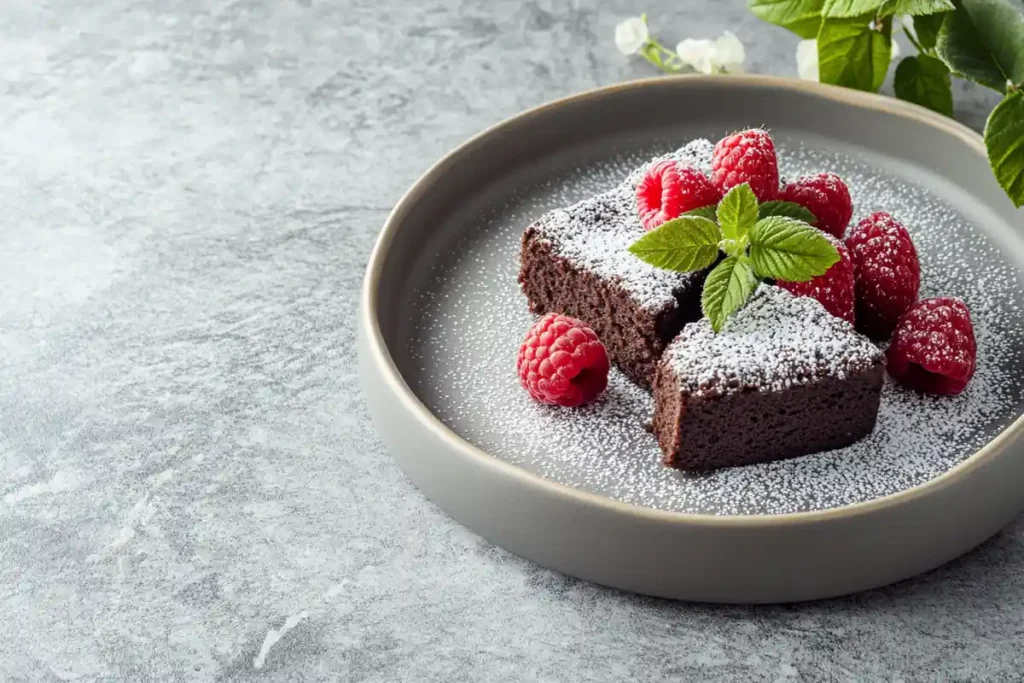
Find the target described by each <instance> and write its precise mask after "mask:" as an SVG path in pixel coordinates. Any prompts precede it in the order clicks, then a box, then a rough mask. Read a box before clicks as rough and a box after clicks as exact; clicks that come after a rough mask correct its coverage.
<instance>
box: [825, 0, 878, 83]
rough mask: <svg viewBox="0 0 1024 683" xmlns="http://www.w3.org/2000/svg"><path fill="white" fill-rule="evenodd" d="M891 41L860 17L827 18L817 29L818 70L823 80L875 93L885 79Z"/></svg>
mask: <svg viewBox="0 0 1024 683" xmlns="http://www.w3.org/2000/svg"><path fill="white" fill-rule="evenodd" d="M891 50H892V40H891V39H890V38H889V36H887V35H886V34H884V33H882V32H881V31H875V30H873V29H871V27H870V26H868V20H867V19H866V18H864V17H860V18H858V19H827V20H825V21H823V22H821V30H820V31H819V32H818V72H819V77H820V79H821V81H822V82H823V83H832V84H834V85H843V86H846V87H848V88H856V89H857V90H869V91H871V92H876V91H877V90H878V89H879V88H880V87H881V86H882V81H884V80H885V72H886V71H888V70H889V60H890V59H891V56H892V52H891Z"/></svg>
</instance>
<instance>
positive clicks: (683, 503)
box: [403, 134, 1024, 514]
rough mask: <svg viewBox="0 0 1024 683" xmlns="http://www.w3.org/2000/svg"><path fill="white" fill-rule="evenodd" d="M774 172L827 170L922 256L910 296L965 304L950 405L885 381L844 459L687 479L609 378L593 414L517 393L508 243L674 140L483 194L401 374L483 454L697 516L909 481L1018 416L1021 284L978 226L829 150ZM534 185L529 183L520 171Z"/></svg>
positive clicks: (633, 398) (846, 496)
mask: <svg viewBox="0 0 1024 683" xmlns="http://www.w3.org/2000/svg"><path fill="white" fill-rule="evenodd" d="M775 137H776V143H777V147H778V148H779V154H780V166H781V170H782V172H783V173H784V174H785V175H787V176H788V177H791V178H792V177H797V176H798V175H802V174H805V173H817V172H820V171H824V170H831V171H834V172H836V173H838V174H839V175H840V176H841V177H843V179H844V180H846V182H847V184H848V185H849V188H850V192H851V195H852V197H853V200H854V221H856V220H859V219H860V218H862V217H863V216H865V215H867V214H869V213H871V212H873V211H877V210H885V211H889V212H891V213H892V214H893V215H894V216H895V217H896V218H897V219H899V220H900V221H901V222H903V223H904V225H906V226H907V228H908V230H909V231H910V233H911V235H912V236H913V238H914V240H915V244H916V245H917V249H918V252H919V254H920V258H921V269H922V277H921V279H922V285H921V297H922V298H923V297H929V296H939V295H947V296H958V297H960V298H962V299H963V300H964V301H965V302H966V303H967V304H968V306H970V309H971V315H972V318H973V320H974V326H975V334H976V338H977V343H978V369H977V372H976V374H975V376H974V379H973V381H972V382H971V384H970V385H969V386H968V388H967V389H966V391H965V392H964V393H963V394H961V395H959V396H956V397H952V398H945V397H930V396H920V395H917V394H915V393H913V392H910V391H906V390H904V389H902V388H901V387H899V386H898V385H896V384H895V383H893V382H890V381H888V380H887V382H886V386H885V388H884V389H883V394H882V407H881V410H880V411H879V416H878V423H877V426H876V428H875V430H874V432H873V433H872V434H871V435H870V436H868V437H867V438H865V439H863V440H861V441H860V442H858V443H855V444H853V445H851V446H848V447H846V448H843V449H840V450H837V451H832V452H828V453H818V454H814V455H809V456H804V457H801V458H795V459H792V460H785V461H780V462H776V463H769V464H763V465H753V466H748V467H742V468H733V469H726V470H720V471H716V472H711V473H708V474H701V475H689V474H685V473H681V472H676V471H673V470H669V469H666V468H664V467H662V466H661V464H660V457H659V456H660V451H659V450H658V447H657V445H656V443H655V441H654V438H653V437H652V436H651V435H650V434H648V433H647V432H646V431H644V429H643V427H642V426H643V424H645V423H646V422H647V421H648V420H649V419H650V417H651V415H652V412H653V401H652V399H651V396H650V394H648V393H647V392H645V391H643V390H642V389H639V388H637V387H636V386H634V385H633V384H631V383H630V382H629V381H628V380H627V379H625V378H624V377H623V376H622V375H621V374H620V373H619V372H618V371H615V370H613V371H612V374H611V377H610V379H609V387H608V390H607V392H606V394H605V396H604V397H603V399H602V400H600V401H599V402H598V403H596V404H594V405H591V406H587V407H585V408H582V409H570V410H565V409H559V408H551V407H546V406H541V405H538V404H536V403H534V402H533V401H532V400H531V399H530V398H529V397H528V396H527V394H526V392H525V391H523V389H522V388H521V387H520V386H519V381H518V378H517V376H516V372H515V358H516V351H517V349H518V346H519V343H520V341H521V340H522V337H523V336H524V335H525V334H526V330H527V329H528V328H529V326H530V325H531V324H532V322H533V320H534V318H533V316H531V315H530V314H529V312H528V311H527V309H526V302H525V300H524V298H523V295H522V293H521V292H520V290H519V287H518V285H517V283H516V275H517V272H518V254H519V240H520V236H521V234H522V230H523V228H524V227H525V226H526V225H528V224H530V223H531V222H532V221H533V220H535V219H536V217H537V216H539V215H541V214H543V213H544V212H547V211H550V210H552V209H554V208H557V207H560V206H562V207H564V206H569V205H572V204H573V203H575V202H578V201H580V200H581V199H583V198H585V197H587V196H593V195H595V194H599V193H601V192H606V191H608V190H609V189H610V188H614V187H615V186H616V185H617V184H618V183H620V182H621V179H622V178H623V177H625V176H626V175H627V174H628V173H630V171H631V170H632V169H635V168H636V167H637V166H638V165H639V164H641V163H643V161H644V160H645V159H649V158H650V157H652V156H654V155H655V154H658V153H659V152H660V151H661V150H665V149H673V148H675V147H678V142H677V141H670V142H668V143H664V144H662V145H660V146H647V147H644V148H642V149H641V148H640V147H639V146H634V148H632V149H630V150H627V151H625V152H618V153H616V152H615V151H613V150H610V151H609V152H608V156H609V157H612V158H610V159H605V160H599V161H597V162H587V163H583V164H581V167H580V168H577V169H572V168H569V169H563V170H561V171H554V172H552V171H545V172H544V173H543V177H544V178H545V180H543V181H541V182H539V183H537V184H536V185H532V186H527V185H522V186H520V187H519V188H518V189H517V191H516V193H514V194H507V195H504V196H501V197H500V198H499V199H497V200H494V199H489V200H488V203H487V204H486V205H484V206H482V208H481V207H477V208H476V209H473V210H472V211H471V212H470V213H471V214H472V215H469V216H468V217H467V218H466V225H465V226H464V231H463V232H462V235H463V236H462V238H461V241H459V242H458V243H457V244H453V246H452V249H451V252H450V255H449V257H448V258H446V259H439V260H437V261H436V263H435V267H434V270H433V271H432V272H431V273H430V274H429V275H428V276H427V278H426V279H425V281H424V282H423V286H422V288H421V289H420V290H418V293H417V294H416V296H417V297H418V301H417V305H416V307H415V308H416V310H417V313H418V316H419V317H418V318H417V319H416V320H415V321H414V329H413V330H412V332H411V334H410V337H409V345H410V348H413V349H415V351H414V356H415V361H416V362H415V364H414V365H415V367H408V368H403V372H404V374H405V375H406V377H407V378H408V379H409V381H410V383H411V385H412V386H413V388H414V390H415V391H416V392H417V394H418V395H419V396H420V397H421V398H422V400H423V401H424V402H425V403H426V404H427V405H428V406H429V407H430V408H431V409H432V410H433V411H434V412H435V413H436V414H437V415H438V416H439V417H440V418H441V419H442V420H443V421H444V422H445V423H446V424H448V425H449V426H450V427H451V428H452V429H454V430H455V431H456V432H457V433H459V434H461V435H462V436H463V437H465V438H466V439H468V440H469V441H471V442H473V443H475V444H477V445H478V446H480V447H481V448H483V449H484V450H485V451H487V452H489V453H492V454H493V455H495V456H497V457H500V458H502V459H505V460H507V461H509V462H511V463H515V464H517V465H520V466H522V467H524V468H526V469H528V470H531V471H534V472H537V473H538V474H541V475H542V476H545V477H548V478H550V479H552V480H554V481H558V482H561V483H564V484H567V485H570V486H574V487H578V488H581V489H585V490H588V491H594V492H597V493H599V494H601V495H604V496H607V497H610V498H614V499H616V500H620V501H624V502H628V503H634V504H637V505H642V506H647V507H652V508H658V509H663V510H674V511H680V512H701V513H711V514H757V513H767V514H775V513H785V512H794V511H801V510H820V509H826V508H831V507H837V506H841V505H845V504H849V503H855V502H860V501H864V500H869V499H872V498H876V497H879V496H884V495H887V494H890V493H894V492H897V491H901V490H904V489H907V488H909V487H912V486H915V485H917V484H920V483H923V482H925V481H927V480H929V479H931V478H933V477H935V476H937V475H939V474H942V473H943V472H945V471H946V470H948V469H949V468H950V467H952V466H954V465H956V464H957V463H959V462H961V461H962V460H963V459H964V458H966V457H968V456H969V455H971V454H972V453H973V452H974V451H975V450H976V449H977V448H978V447H980V446H981V445H983V444H984V443H986V442H987V441H988V440H990V439H991V438H992V437H993V436H994V435H995V434H997V433H998V432H999V431H1001V430H1002V429H1003V428H1004V427H1005V426H1006V425H1008V424H1009V423H1010V422H1012V421H1013V420H1014V419H1016V417H1017V416H1018V415H1019V414H1020V413H1021V411H1022V409H1024V366H1022V362H1024V360H1022V359H1024V324H1022V323H1024V319H1022V318H1024V316H1022V306H1024V287H1022V283H1021V280H1020V274H1019V273H1018V271H1017V270H1016V268H1015V267H1014V265H1013V264H1012V263H1010V261H1009V260H1008V259H1007V258H1006V257H1005V256H1004V255H1003V254H1001V253H1000V252H999V250H998V249H997V248H996V247H995V246H994V244H993V243H992V242H991V241H990V240H988V239H987V238H985V237H984V236H983V235H982V234H981V231H979V230H978V229H977V228H975V227H973V226H972V225H971V224H970V223H969V222H968V221H967V220H965V218H964V217H963V216H962V215H961V213H960V212H963V214H964V215H969V212H970V211H971V207H970V206H969V205H967V204H966V203H965V204H964V205H963V206H959V207H958V209H954V208H953V206H952V205H950V204H949V203H948V202H947V201H945V200H943V199H941V198H939V197H937V196H936V195H934V194H933V193H931V192H930V191H928V190H926V189H925V188H924V187H923V186H918V185H914V184H910V183H906V182H903V181H901V180H899V179H898V178H896V177H895V176H894V174H893V172H892V171H889V170H886V169H885V168H879V167H878V166H876V165H875V164H874V163H873V162H872V163H868V162H867V161H865V160H862V159H860V158H857V157H855V156H848V155H844V154H841V153H838V152H833V151H831V150H828V143H827V141H823V142H821V143H819V144H817V145H815V144H814V143H813V142H812V143H807V144H799V143H798V144H794V145H792V146H788V147H787V146H786V145H785V144H779V143H780V142H781V143H784V142H785V139H784V138H783V137H782V136H780V135H779V134H776V135H775ZM534 177H538V176H534Z"/></svg>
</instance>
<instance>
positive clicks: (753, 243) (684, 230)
mask: <svg viewBox="0 0 1024 683" xmlns="http://www.w3.org/2000/svg"><path fill="white" fill-rule="evenodd" d="M695 213H700V214H701V215H694V214H695ZM708 216H715V217H716V218H717V222H715V221H714V220H711V219H710V218H709V217H708ZM797 216H802V217H805V218H809V219H810V220H809V221H805V220H801V219H800V218H798V217H797ZM813 221H814V214H812V213H811V212H810V211H808V210H807V209H806V208H804V207H802V206H800V205H798V204H793V203H792V202H765V203H764V204H760V205H759V204H758V201H757V197H756V196H755V195H754V192H753V191H752V190H751V189H750V186H749V185H747V184H746V183H743V184H742V185H737V186H736V187H734V188H732V189H731V190H729V192H728V193H727V194H726V195H725V196H724V197H723V198H722V201H720V202H719V203H718V206H717V207H704V208H702V209H697V210H695V211H693V212H690V215H683V216H680V217H679V218H675V219H673V220H671V221H668V222H666V223H663V224H662V225H660V226H658V227H657V228H655V229H654V230H651V231H650V232H648V233H647V234H645V235H644V236H643V237H641V238H640V239H638V240H637V241H636V242H634V243H633V244H632V245H630V247H629V251H630V252H631V253H632V254H634V255H636V256H637V257H638V258H639V259H640V260H642V261H644V262H646V263H649V264H651V265H652V266H655V267H657V268H663V269H665V270H674V271H678V272H683V273H689V272H694V271H699V270H704V269H705V268H708V267H710V266H711V265H712V264H714V263H715V262H716V261H718V259H719V252H720V251H721V252H725V258H724V259H722V260H721V261H720V262H719V263H718V265H716V266H715V267H714V268H713V269H712V270H711V272H709V273H708V276H707V279H706V280H705V284H704V291H703V292H702V293H701V309H702V310H703V311H704V315H706V316H707V318H708V320H709V321H710V322H711V327H712V328H713V329H714V330H715V332H719V331H721V329H722V326H723V325H724V324H725V321H726V320H727V319H728V317H729V316H730V315H732V314H733V313H735V312H736V311H738V310H739V309H741V308H742V307H743V306H744V305H745V304H746V303H747V300H748V299H750V297H751V295H752V294H753V293H754V290H755V289H757V283H758V282H759V281H760V280H761V279H766V278H771V279H774V280H784V281H788V282H804V281H806V280H809V279H811V278H812V277H815V276H817V275H821V274H822V273H824V272H825V271H826V270H828V269H829V268H830V267H831V266H832V264H834V263H836V262H837V261H838V260H839V252H838V251H837V250H836V248H835V247H834V246H833V245H832V243H831V242H830V241H829V240H828V238H827V237H825V235H824V233H822V232H821V231H819V230H817V229H816V228H814V227H813V226H812V225H811V224H810V223H811V222H813Z"/></svg>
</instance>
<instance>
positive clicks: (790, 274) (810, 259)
mask: <svg viewBox="0 0 1024 683" xmlns="http://www.w3.org/2000/svg"><path fill="white" fill-rule="evenodd" d="M838 260H839V252H838V251H836V248H835V247H834V246H832V243H831V242H829V241H828V238H827V237H825V233H823V232H821V231H820V230H818V229H817V228H812V227H811V226H810V225H807V223H804V222H803V221H798V220H795V219H793V218H785V217H783V216H772V217H770V218H765V219H763V220H760V221H758V222H757V223H756V224H755V225H754V228H753V230H751V231H750V261H751V262H752V263H753V265H754V271H755V272H756V273H757V274H758V275H760V276H761V277H770V278H774V279H776V280H785V281H787V282H806V281H807V280H810V279H811V278H812V277H815V276H818V275H821V274H823V273H824V272H825V271H826V270H828V269H829V268H830V267H831V266H832V264H834V263H835V262H836V261H838Z"/></svg>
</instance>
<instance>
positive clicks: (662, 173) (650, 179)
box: [636, 159, 722, 230]
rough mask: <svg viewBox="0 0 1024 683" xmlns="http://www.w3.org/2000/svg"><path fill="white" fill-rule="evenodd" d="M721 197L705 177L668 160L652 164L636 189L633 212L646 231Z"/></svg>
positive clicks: (716, 200)
mask: <svg viewBox="0 0 1024 683" xmlns="http://www.w3.org/2000/svg"><path fill="white" fill-rule="evenodd" d="M721 198H722V195H721V194H719V192H718V190H716V189H715V186H714V185H712V184H711V181H710V180H708V177H707V176H706V175H704V174H703V173H701V172H700V171H698V170H697V169H695V168H693V167H692V166H686V165H684V164H680V163H678V162H676V161H673V160H671V159H666V160H665V161H659V162H658V163H656V164H654V165H652V166H651V167H650V168H649V169H647V173H645V174H644V177H643V179H641V180H640V183H639V184H637V186H636V209H637V213H638V214H639V215H640V222H641V223H642V224H643V226H644V228H646V229H647V230H653V229H654V228H656V227H658V226H659V225H661V224H662V223H664V222H666V221H670V220H672V219H673V218H678V217H679V216H681V215H683V214H684V213H686V212H687V211H693V210H694V209H699V208H701V207H702V206H710V205H712V204H717V203H718V201H719V200H720V199H721Z"/></svg>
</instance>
